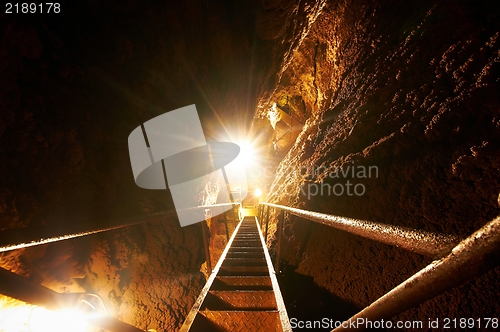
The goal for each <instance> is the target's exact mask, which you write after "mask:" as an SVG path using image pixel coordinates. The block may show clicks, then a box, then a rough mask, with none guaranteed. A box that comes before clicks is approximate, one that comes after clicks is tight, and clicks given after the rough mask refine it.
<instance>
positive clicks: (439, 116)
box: [259, 1, 500, 321]
mask: <svg viewBox="0 0 500 332" xmlns="http://www.w3.org/2000/svg"><path fill="white" fill-rule="evenodd" d="M498 9H499V8H498V5H497V4H494V3H492V2H488V3H481V4H479V3H473V2H460V3H457V2H453V1H446V2H439V3H437V2H436V3H435V2H429V1H428V2H418V3H417V2H412V3H405V5H402V4H400V3H397V2H390V1H387V2H383V3H378V4H374V3H371V2H367V1H355V2H336V3H327V4H326V6H325V7H324V9H323V11H322V13H321V14H320V15H319V17H318V19H317V20H316V22H315V23H314V24H313V25H312V27H311V30H310V32H309V34H308V35H307V37H306V38H305V39H304V40H303V42H302V43H301V45H300V47H299V48H298V50H297V52H296V53H295V54H294V56H293V57H292V59H291V60H290V63H289V65H288V66H287V67H286V68H283V70H282V73H281V80H280V81H278V82H277V84H276V86H275V90H274V94H272V95H270V96H266V97H265V98H262V99H261V100H260V104H259V107H260V109H259V111H260V115H261V116H262V117H266V116H267V112H268V110H269V109H270V108H271V107H272V105H273V103H277V102H278V101H279V99H280V97H281V96H283V95H288V96H289V97H288V98H289V100H292V101H293V106H294V107H293V108H294V112H295V114H296V116H297V117H303V118H305V119H307V122H306V125H305V127H304V130H303V131H302V132H301V134H300V135H299V137H298V139H297V141H296V142H295V145H294V146H293V147H291V149H290V151H289V153H288V154H287V155H286V157H285V159H284V160H283V161H282V162H281V163H280V164H279V166H278V170H277V174H278V176H277V177H276V179H275V180H274V184H273V186H272V188H271V192H272V196H271V202H274V203H278V204H284V205H290V206H294V207H300V208H304V209H308V210H312V211H318V212H324V213H330V214H335V215H341V216H347V217H352V218H359V219H365V220H371V221H375V222H381V223H387V224H391V225H400V226H408V227H412V228H415V229H423V230H427V231H432V232H440V233H443V234H453V235H457V236H459V237H462V238H464V237H467V236H468V235H470V234H471V233H472V232H474V231H475V230H477V229H478V228H480V227H481V226H483V225H484V224H485V223H486V222H488V221H490V220H492V219H493V218H494V217H495V216H497V215H498V213H499V212H500V211H499V208H498V202H497V197H498V192H499V189H500V182H499V177H498V175H499V161H500V159H499V156H500V154H499V151H500V150H499V147H500V145H499V143H500V141H499V139H500V136H499V134H500V130H499V129H500V127H499V126H500V122H499V113H498V112H499V109H500V104H499V99H498V96H499V89H500V81H499V77H500V76H499V72H498V69H499V68H500V67H499V65H500V64H499V54H500V53H499V44H498V38H499V33H500V32H499V31H500V26H499V25H498V13H499V11H498ZM370 167H374V168H372V171H373V172H372V174H371V176H369V173H368V171H369V169H370ZM352 171H354V172H352ZM375 171H376V172H375ZM347 181H349V183H350V185H349V184H347ZM356 185H357V188H356ZM356 189H357V191H356ZM349 190H350V191H349ZM275 220H276V219H275ZM274 229H275V228H273V230H274ZM284 234H285V239H286V240H285V241H284V260H285V261H286V262H287V263H288V264H291V265H294V266H296V271H297V272H298V273H301V274H304V275H306V276H311V277H313V278H314V282H315V283H317V285H319V286H321V287H324V288H326V289H328V291H329V292H330V293H331V294H332V295H334V296H336V297H338V298H339V299H341V300H343V301H345V302H346V303H350V304H353V305H355V306H357V307H358V308H359V309H361V308H363V307H365V306H367V305H368V304H370V303H371V302H373V301H374V300H376V299H377V298H379V297H380V296H382V295H383V294H384V293H385V292H387V291H389V290H390V289H392V288H393V287H395V286H396V285H398V284H399V283H400V282H402V281H404V280H405V279H406V278H408V277H410V276H411V275H412V274H414V273H415V272H417V271H418V270H420V269H421V268H423V267H425V266H426V265H427V264H428V263H430V262H431V259H430V258H426V257H423V256H419V255H416V254H412V253H408V252H405V251H402V250H400V249H398V248H394V247H390V246H387V245H383V244H378V243H376V242H372V241H369V240H365V239H363V238H360V237H357V236H353V235H349V234H348V233H345V232H342V231H337V230H335V229H331V228H328V227H325V226H322V225H317V224H313V223H312V222H309V221H306V220H302V219H299V218H296V217H293V216H292V217H290V218H289V219H288V224H287V225H286V226H285V233H284ZM275 244H276V243H275V242H274V245H275ZM457 273H459V272H458V271H457ZM498 273H499V269H498V268H497V269H494V270H492V271H490V272H489V273H487V274H486V275H484V276H482V277H479V278H476V279H474V280H472V281H471V282H469V283H467V284H465V285H462V286H460V287H458V288H457V289H454V290H451V291H449V292H447V293H445V294H443V295H441V296H439V297H437V298H435V299H433V300H431V301H428V302H426V303H424V304H422V305H420V306H419V307H417V308H414V309H412V310H410V311H408V312H406V313H404V314H401V315H399V316H398V317H396V318H394V320H397V319H412V320H414V319H420V320H422V321H427V319H428V318H431V319H432V318H437V317H441V318H442V317H451V318H454V317H457V318H459V317H476V318H481V317H489V316H495V317H496V316H498V314H499V313H500V307H499V306H498V303H497V301H495V300H493V299H492V298H491V296H490V294H497V293H498V291H499V287H500V285H499V283H498V281H496V280H498ZM311 305H313V304H312V303H311ZM331 310H335V309H334V308H331ZM325 315H326V316H325V317H328V314H327V311H325ZM346 318H348V317H344V319H346Z"/></svg>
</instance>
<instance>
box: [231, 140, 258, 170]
mask: <svg viewBox="0 0 500 332" xmlns="http://www.w3.org/2000/svg"><path fill="white" fill-rule="evenodd" d="M238 145H239V146H240V154H239V155H238V157H236V162H237V163H238V164H241V165H243V166H251V164H252V163H253V162H254V161H255V157H256V156H255V150H254V148H253V146H252V144H250V143H248V142H243V143H238Z"/></svg>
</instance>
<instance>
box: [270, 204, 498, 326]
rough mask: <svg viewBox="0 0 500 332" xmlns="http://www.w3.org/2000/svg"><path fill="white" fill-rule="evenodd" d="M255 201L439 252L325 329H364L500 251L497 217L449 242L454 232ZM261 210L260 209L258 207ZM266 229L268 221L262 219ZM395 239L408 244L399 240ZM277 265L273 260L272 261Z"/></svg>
mask: <svg viewBox="0 0 500 332" xmlns="http://www.w3.org/2000/svg"><path fill="white" fill-rule="evenodd" d="M261 204H262V205H265V206H267V207H268V211H267V218H269V207H273V208H276V209H281V210H282V212H283V211H287V212H289V213H291V214H294V215H296V216H299V217H302V218H305V219H308V220H312V221H315V222H319V223H322V224H325V225H328V226H332V227H335V228H338V229H342V230H345V231H348V232H350V233H353V234H357V235H361V236H364V237H366V238H370V239H373V240H376V241H380V242H383V243H387V244H392V245H396V246H398V247H401V248H402V249H407V250H410V251H413V252H418V253H421V254H428V255H431V256H435V255H439V256H441V257H442V258H441V259H438V260H435V261H433V262H432V263H431V264H429V265H428V266H426V267H425V268H423V269H422V270H420V271H419V272H417V273H416V274H414V275H413V276H411V277H410V278H408V279H407V280H405V281H404V282H403V283H401V284H400V285H398V286H396V287H395V288H394V289H392V290H391V291H389V292H388V293H386V294H385V295H383V296H382V297H381V298H379V299H378V300H376V301H375V302H373V303H372V304H371V305H369V306H368V307H366V308H365V309H363V310H362V311H360V312H359V313H357V314H356V315H354V316H353V317H351V318H349V319H348V320H346V321H344V322H342V324H340V325H339V326H338V327H337V328H335V329H334V330H332V331H331V332H338V331H344V330H357V331H360V330H365V329H366V328H368V326H367V325H368V324H369V323H368V322H375V321H378V322H380V321H381V320H383V319H389V318H391V317H394V316H395V315H397V314H400V313H402V312H404V311H406V310H408V309H410V308H413V307H415V306H417V305H419V304H421V303H423V302H425V301H427V300H429V299H431V298H434V297H436V296H437V295H439V294H441V293H443V292H445V291H447V290H449V289H451V288H453V287H455V286H458V285H461V284H463V283H464V282H466V281H468V280H470V279H472V278H474V277H476V276H479V275H480V274H482V273H484V272H486V271H488V270H490V269H492V268H494V267H495V266H497V265H498V260H497V259H496V257H495V255H494V254H495V253H498V252H499V251H500V216H499V217H497V218H495V219H494V220H492V221H490V222H489V223H487V224H486V225H485V226H483V227H482V228H481V229H479V230H478V231H476V232H475V233H473V234H472V235H471V236H469V237H468V238H466V239H464V240H463V241H460V242H455V244H453V243H454V241H456V237H453V236H451V237H450V236H444V235H441V234H434V233H429V232H424V231H417V230H412V229H409V228H403V227H397V226H392V225H385V224H380V223H374V222H371V221H365V220H358V219H353V218H347V217H339V216H332V215H328V214H324V213H318V212H312V211H306V210H301V209H296V208H291V207H287V206H283V205H277V204H272V203H261ZM262 213H264V211H263V209H262ZM280 219H281V223H282V224H283V223H284V220H285V219H284V218H283V217H282V218H280ZM267 228H268V225H267V224H266V229H267ZM282 229H283V225H281V226H280V227H278V238H281V236H282V234H281V233H282ZM401 241H407V242H409V243H408V244H405V245H401ZM417 241H421V242H423V243H418V242H417ZM426 241H430V242H431V243H430V246H426V244H425V242H426ZM279 242H280V241H279V240H278V243H279ZM450 246H451V248H450ZM279 249H280V248H278V250H277V252H278V255H277V261H279V259H280V257H279V252H280V250H279ZM443 254H445V257H443ZM277 264H279V263H278V262H277ZM457 271H460V273H457Z"/></svg>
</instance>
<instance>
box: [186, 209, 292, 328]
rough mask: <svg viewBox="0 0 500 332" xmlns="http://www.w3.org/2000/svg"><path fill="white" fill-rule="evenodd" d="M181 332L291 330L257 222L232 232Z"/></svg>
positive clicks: (248, 222)
mask: <svg viewBox="0 0 500 332" xmlns="http://www.w3.org/2000/svg"><path fill="white" fill-rule="evenodd" d="M181 331H182V332H187V331H192V332H197V331H202V332H212V331H214V332H222V331H231V332H233V331H234V332H237V331H245V332H253V331H286V332H290V331H292V329H291V326H290V322H289V320H288V315H287V313H286V309H285V305H284V303H283V298H282V296H281V292H280V290H279V287H278V281H277V279H276V275H275V272H274V269H273V266H272V263H271V259H270V257H269V253H268V251H267V248H266V246H265V242H264V238H263V236H262V232H261V231H260V229H259V227H258V222H257V218H256V217H254V216H252V217H245V218H243V220H242V221H241V222H240V223H239V224H238V226H237V227H236V229H235V232H234V233H233V235H232V237H231V238H230V240H229V242H228V244H227V246H226V249H225V250H224V252H223V253H222V255H221V257H220V259H219V262H218V263H217V265H216V266H215V269H214V270H213V271H212V274H211V275H210V277H209V278H208V280H207V283H206V285H205V287H204V288H203V290H202V292H201V294H200V296H199V297H198V299H197V300H196V302H195V304H194V305H193V308H192V309H191V311H190V313H189V314H188V316H187V318H186V321H185V322H184V325H183V326H182V328H181Z"/></svg>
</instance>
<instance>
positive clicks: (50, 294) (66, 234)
mask: <svg viewBox="0 0 500 332" xmlns="http://www.w3.org/2000/svg"><path fill="white" fill-rule="evenodd" d="M229 205H230V206H232V208H231V209H232V211H233V218H234V219H235V220H236V217H235V215H234V207H235V206H237V205H240V203H219V204H212V205H201V206H197V207H193V208H188V209H183V210H197V209H210V208H218V207H222V206H229ZM226 212H227V211H226ZM226 212H224V214H225V213H226ZM175 215H176V211H166V212H159V213H153V214H150V215H148V216H146V217H141V218H140V219H139V218H135V219H129V220H128V222H127V223H124V224H121V225H116V226H112V227H107V228H101V229H97V230H90V231H81V230H76V229H75V227H74V225H69V226H66V228H64V229H63V230H62V231H61V230H60V229H56V228H50V227H45V228H43V230H41V229H36V230H35V231H34V232H27V230H26V229H23V234H20V233H19V229H11V230H4V231H1V232H0V253H1V252H5V251H10V250H15V249H20V248H27V247H32V246H38V245H42V244H47V243H52V242H57V241H62V240H68V239H73V238H77V237H82V236H87V235H92V234H97V233H102V232H107V231H112V230H117V229H121V228H125V227H129V226H135V225H140V224H144V223H148V222H153V221H159V220H164V219H165V218H166V217H172V216H175ZM200 225H201V227H202V234H203V235H202V236H203V241H204V247H205V250H206V251H205V255H206V259H207V266H208V269H209V270H210V271H211V270H212V268H211V262H210V254H209V252H208V242H207V239H206V233H205V228H204V223H200ZM227 232H228V230H227V223H226V234H227ZM12 286H15V287H12ZM0 294H4V295H7V296H10V297H13V298H17V299H19V300H22V301H25V302H27V303H32V304H35V305H41V306H43V307H48V308H50V309H54V308H55V304H54V303H57V304H58V305H63V304H64V303H66V302H63V301H59V300H58V301H55V300H54V299H60V298H69V297H71V296H72V295H73V294H72V293H57V292H54V291H52V290H50V289H48V288H45V287H43V286H40V285H36V284H33V283H31V282H30V281H28V280H27V279H26V278H23V277H21V276H19V275H17V274H15V273H12V272H10V271H7V270H4V269H1V268H0ZM89 323H90V324H92V325H94V326H97V327H101V328H104V329H106V330H109V331H119V332H125V331H130V332H136V331H142V330H140V329H138V328H136V327H135V326H132V325H129V324H126V323H124V322H122V321H120V320H118V319H116V318H113V317H111V316H108V315H105V316H103V315H100V316H98V317H97V316H96V317H92V318H90V319H89Z"/></svg>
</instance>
